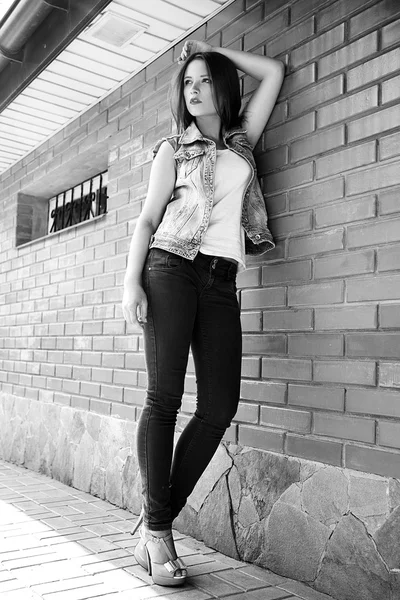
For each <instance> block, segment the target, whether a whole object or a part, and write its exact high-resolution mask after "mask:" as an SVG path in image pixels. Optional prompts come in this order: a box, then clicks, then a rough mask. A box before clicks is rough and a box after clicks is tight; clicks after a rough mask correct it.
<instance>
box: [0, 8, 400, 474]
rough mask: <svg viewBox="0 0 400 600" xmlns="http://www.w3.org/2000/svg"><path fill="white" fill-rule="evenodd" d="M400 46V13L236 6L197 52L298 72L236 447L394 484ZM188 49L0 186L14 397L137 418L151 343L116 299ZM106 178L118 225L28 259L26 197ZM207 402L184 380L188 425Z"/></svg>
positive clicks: (399, 414) (58, 240) (68, 234)
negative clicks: (264, 57) (220, 51)
mask: <svg viewBox="0 0 400 600" xmlns="http://www.w3.org/2000/svg"><path fill="white" fill-rule="evenodd" d="M399 33H400V5H399V4H398V3H395V2H393V1H391V0H381V1H379V2H377V1H375V0H373V1H369V2H368V1H366V0H336V1H331V0H328V1H321V0H318V1H317V0H297V1H293V0H292V1H289V2H287V1H283V0H265V1H262V2H257V1H254V0H247V1H246V2H244V0H236V1H235V2H233V3H232V4H231V5H229V6H228V7H227V8H226V9H224V10H223V11H222V12H221V13H219V14H218V15H217V16H216V17H214V18H213V19H212V20H211V21H209V22H208V23H207V24H206V25H204V26H203V27H202V28H201V29H200V30H198V31H197V32H196V34H195V35H194V36H193V37H197V38H198V39H207V40H208V41H210V43H212V44H214V45H219V44H222V45H225V46H230V47H232V48H238V49H241V48H244V49H245V50H254V51H255V52H258V53H264V52H265V51H266V52H267V54H268V55H270V56H277V57H279V58H281V59H282V60H284V61H285V62H286V63H287V76H286V79H285V81H284V85H283V88H282V91H281V94H280V97H279V101H278V104H277V106H276V108H275V110H274V113H273V115H272V118H271V121H270V123H269V125H268V127H267V130H266V132H265V134H264V136H263V138H262V140H261V141H260V143H259V144H258V147H257V151H256V155H257V163H258V166H259V174H260V178H261V182H262V186H263V190H264V192H265V196H266V202H267V206H268V210H269V214H270V217H271V229H272V231H273V233H274V235H275V238H276V241H277V247H276V249H275V250H274V251H272V252H270V253H269V254H267V255H264V256H262V257H259V258H257V259H252V260H249V265H248V269H247V270H246V271H245V272H244V273H242V274H240V276H239V278H238V287H239V290H240V291H239V295H240V302H241V307H242V321H243V334H244V356H243V385H242V402H241V405H240V408H239V411H238V414H237V417H236V419H235V422H234V424H233V425H232V427H231V428H230V430H229V431H228V433H227V436H226V439H227V440H229V441H232V442H239V443H240V444H244V445H248V446H252V447H255V448H260V449H263V450H271V451H273V452H278V453H287V454H289V455H293V456H299V457H303V458H308V459H312V460H317V461H322V462H325V463H328V464H332V465H342V466H346V467H349V468H353V469H358V470H362V471H368V472H373V473H378V474H382V475H388V476H393V477H400V466H399V465H400V461H399V458H400V452H399V451H400V441H399V440H400V333H398V328H399V325H400V195H399V191H400V168H399V167H400V160H399V156H400V134H399V133H398V128H399V125H400V107H399V102H400V44H399V41H398V40H399ZM180 47H181V45H180V46H179V48H176V49H171V50H169V51H168V52H166V53H165V54H164V55H163V56H162V57H160V58H159V59H157V60H156V61H155V62H153V63H152V64H150V65H149V66H148V67H147V68H146V69H145V70H143V71H142V72H141V73H139V74H138V75H136V76H135V77H134V78H133V79H131V80H130V81H128V82H127V83H125V84H124V85H123V86H122V87H121V88H119V89H118V90H116V91H114V92H113V93H112V94H111V95H110V96H108V97H107V98H105V99H103V100H102V101H100V102H99V103H98V104H97V105H96V106H94V107H93V108H91V109H90V110H89V111H87V112H86V113H85V114H83V115H82V116H81V117H80V118H79V119H77V120H76V121H74V122H73V123H71V124H69V125H68V126H67V127H66V128H65V129H64V130H63V131H61V132H59V133H57V134H56V135H54V136H53V137H52V138H51V139H50V140H48V141H47V142H45V143H44V144H42V145H41V146H40V147H39V148H38V149H37V150H35V151H34V152H32V153H31V154H30V155H29V156H27V157H26V158H24V159H23V160H22V161H20V162H19V163H17V164H16V165H14V166H13V167H12V168H11V169H10V170H9V171H7V172H6V173H4V174H3V176H2V177H1V180H0V207H1V213H0V214H1V217H0V335H1V338H0V390H1V391H2V392H3V393H4V394H7V395H10V396H19V397H21V396H22V397H27V398H29V399H34V400H40V401H44V402H49V403H52V402H54V403H58V404H64V405H69V406H72V407H75V408H79V409H84V410H89V411H94V412H97V413H101V414H105V415H114V416H119V417H122V418H128V419H132V420H136V419H137V418H138V416H139V412H140V406H141V404H142V402H143V398H144V387H145V385H146V376H145V366H144V356H143V352H142V338H141V335H140V334H138V332H137V331H133V330H130V329H129V328H127V326H126V324H125V322H124V320H123V317H122V311H121V307H120V301H121V297H122V282H123V277H124V271H125V267H126V259H127V252H128V247H129V242H130V237H131V234H132V231H133V229H134V223H135V218H136V217H137V216H138V214H139V213H140V209H141V206H142V202H143V200H144V197H145V193H146V185H147V180H148V175H149V170H150V166H151V162H150V161H151V148H152V146H153V145H154V143H155V141H156V140H157V139H159V138H160V137H162V136H164V135H166V134H169V133H170V132H171V131H172V127H173V125H172V120H171V117H170V114H169V107H168V85H169V82H170V80H171V76H172V73H173V72H174V71H175V69H176V59H177V57H178V55H179V52H180ZM242 85H243V93H244V95H245V96H247V94H248V93H250V92H251V91H252V89H254V82H253V81H252V80H251V79H250V78H249V77H244V78H243V81H242ZM104 160H105V161H106V162H107V163H108V168H109V195H110V199H109V212H108V214H107V215H106V216H104V217H102V218H99V219H97V220H95V221H94V222H92V223H85V224H83V225H80V226H77V227H73V228H71V229H69V230H65V231H64V232H61V233H58V234H53V235H51V236H49V237H47V238H42V239H39V240H36V241H34V242H32V243H30V244H27V245H24V246H21V247H19V248H18V249H17V248H16V247H15V239H16V234H17V232H16V226H17V198H18V195H19V194H25V195H28V196H29V195H32V196H35V197H42V196H43V194H46V193H48V197H51V195H53V192H55V191H61V190H62V189H66V188H67V187H70V186H72V185H75V184H77V183H79V182H80V181H82V180H83V179H86V178H88V177H90V176H91V175H93V174H95V172H100V171H101V170H104V166H105V164H104ZM82 165H83V167H82ZM82 168H83V171H85V175H84V176H82V174H83V171H82ZM85 169H86V170H85ZM61 184H62V186H63V187H62V188H60V189H58V190H57V189H56V188H57V185H60V186H61ZM50 190H51V192H52V193H51V194H50ZM194 392H195V377H194V373H193V364H192V362H190V364H189V373H188V376H187V384H186V392H185V396H184V401H183V412H182V413H181V417H180V425H182V424H183V423H184V422H185V420H186V419H187V418H188V417H187V414H188V413H189V412H190V411H192V410H193V407H194V403H195V397H194Z"/></svg>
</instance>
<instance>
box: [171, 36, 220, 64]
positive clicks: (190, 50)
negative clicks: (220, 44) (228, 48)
mask: <svg viewBox="0 0 400 600" xmlns="http://www.w3.org/2000/svg"><path fill="white" fill-rule="evenodd" d="M211 50H212V46H210V44H207V42H199V41H198V40H187V41H186V42H185V43H184V45H183V48H182V52H181V55H180V57H179V59H178V62H179V63H184V62H185V60H186V59H187V58H189V56H190V55H191V54H195V53H196V52H210V51H211Z"/></svg>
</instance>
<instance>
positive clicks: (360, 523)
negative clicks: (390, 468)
mask: <svg viewBox="0 0 400 600" xmlns="http://www.w3.org/2000/svg"><path fill="white" fill-rule="evenodd" d="M0 400H1V402H0V422H2V423H9V424H10V426H9V427H8V428H7V429H6V430H5V435H3V437H2V438H1V441H0V457H1V458H3V459H5V460H7V461H12V462H15V463H17V464H19V465H23V466H25V467H27V468H29V469H31V470H33V471H39V472H41V473H44V474H45V475H48V476H50V477H53V478H55V479H57V480H59V481H61V482H63V483H65V484H67V485H70V486H72V487H74V488H77V489H78V490H81V491H84V492H88V493H90V494H93V495H94V496H97V497H99V498H101V499H104V500H107V501H109V502H111V503H113V504H115V505H117V506H120V507H121V508H126V509H128V510H130V511H132V512H133V513H135V514H138V513H139V512H140V502H141V501H140V477H139V473H138V465H137V460H136V456H135V431H136V424H135V423H132V422H131V421H126V420H123V419H118V418H113V417H106V416H104V415H98V414H93V413H90V412H89V413H88V412H86V411H82V410H76V409H73V408H70V407H62V406H59V405H55V404H48V403H42V402H37V401H27V400H26V399H24V398H10V397H7V396H5V395H1V396H0ZM174 526H175V527H176V528H177V529H178V530H179V531H181V532H184V533H185V534H188V535H191V536H194V537H195V538H197V539H199V540H203V541H204V543H205V544H206V545H207V546H210V547H211V548H215V549H216V550H218V551H219V552H222V553H223V554H226V555H228V556H230V557H232V558H234V559H237V560H243V561H247V562H251V563H254V564H256V565H259V566H261V567H264V568H267V569H269V570H271V571H273V572H274V573H276V574H278V575H280V576H283V577H289V578H291V579H296V580H298V581H301V582H304V583H306V584H307V585H309V586H311V587H313V588H314V589H315V590H318V591H320V592H323V593H325V594H329V595H331V596H333V597H334V598H336V599H337V600H399V596H398V589H399V587H398V586H399V574H400V546H399V543H398V540H399V536H400V482H399V481H398V480H396V479H390V478H383V477H380V476H377V475H369V474H364V473H360V472H357V471H352V470H350V469H343V468H338V467H333V466H329V465H324V464H323V463H317V462H311V461H308V460H304V459H299V458H294V457H286V456H282V455H280V454H274V453H271V452H261V451H259V450H256V449H252V448H249V447H245V446H239V445H234V444H227V443H225V444H223V445H221V446H220V448H219V449H218V451H217V453H216V455H215V457H214V459H213V461H212V462H211V464H210V466H209V467H208V469H207V470H206V472H205V473H204V476H203V477H202V479H201V480H200V481H199V483H198V485H197V487H196V489H195V490H194V492H193V494H192V495H191V497H190V498H189V502H188V504H187V506H186V507H185V508H184V510H183V511H182V513H181V514H180V516H179V517H178V519H177V520H176V521H175V524H174ZM396 586H397V587H396ZM396 590H397V591H396Z"/></svg>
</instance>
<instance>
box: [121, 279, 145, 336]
mask: <svg viewBox="0 0 400 600" xmlns="http://www.w3.org/2000/svg"><path fill="white" fill-rule="evenodd" d="M122 312H123V314H124V318H125V321H126V322H127V323H130V324H131V325H139V327H143V326H144V323H147V296H146V294H145V291H144V289H143V288H142V286H141V285H140V284H138V283H136V284H128V283H125V287H124V295H123V298H122Z"/></svg>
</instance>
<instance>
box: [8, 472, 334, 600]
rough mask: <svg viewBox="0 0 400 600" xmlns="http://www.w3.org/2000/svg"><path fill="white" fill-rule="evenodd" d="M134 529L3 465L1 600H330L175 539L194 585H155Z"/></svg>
mask: <svg viewBox="0 0 400 600" xmlns="http://www.w3.org/2000/svg"><path fill="white" fill-rule="evenodd" d="M132 521H134V516H133V515H132V514H131V513H129V512H128V511H125V510H122V509H120V508H118V507H116V506H114V505H112V504H109V503H108V502H104V501H103V500H99V499H98V498H95V497H94V496H91V495H89V494H86V493H84V492H80V491H78V490H75V489H73V488H70V487H68V486H66V485H64V484H62V483H59V482H58V481H55V480H53V479H50V478H48V477H46V476H44V475H40V474H38V473H34V472H32V471H28V470H26V469H23V468H20V467H17V466H15V465H13V464H10V463H5V462H3V461H0V597H1V600H33V599H35V600H39V599H40V598H42V599H44V600H84V599H85V598H96V599H97V600H100V599H101V600H142V599H143V600H144V599H148V598H165V600H207V599H209V598H226V599H227V600H230V599H232V600H233V599H235V600H244V599H246V600H284V599H285V600H286V599H287V600H289V599H292V600H294V599H295V598H302V599H303V600H330V599H329V597H328V596H326V595H324V594H320V593H318V592H314V591H313V590H310V589H309V588H307V587H305V586H304V585H303V584H300V583H298V582H295V581H292V580H290V579H285V578H284V577H280V576H278V575H275V574H274V573H271V572H270V571H266V570H263V569H260V568H258V567H255V566H253V565H249V564H247V563H243V562H239V561H236V560H233V559H231V558H228V557H226V556H224V555H222V554H220V553H218V552H215V551H214V550H212V549H210V548H207V547H206V546H204V544H202V543H201V542H198V541H197V540H194V539H193V538H190V537H188V536H184V535H181V534H179V533H177V532H176V540H177V544H176V545H177V548H178V552H179V554H180V555H181V556H182V557H183V558H184V560H185V562H186V563H187V565H188V566H189V571H190V577H189V578H188V582H187V583H186V585H185V586H184V587H182V588H176V589H173V588H163V587H159V586H156V585H153V584H152V581H151V579H150V577H149V576H148V575H147V573H146V572H145V571H144V570H143V569H142V568H141V567H140V566H139V565H138V564H137V563H136V561H135V558H134V556H133V549H134V546H135V544H136V542H137V538H135V537H132V536H131V535H130V533H129V531H130V529H131V527H132Z"/></svg>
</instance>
